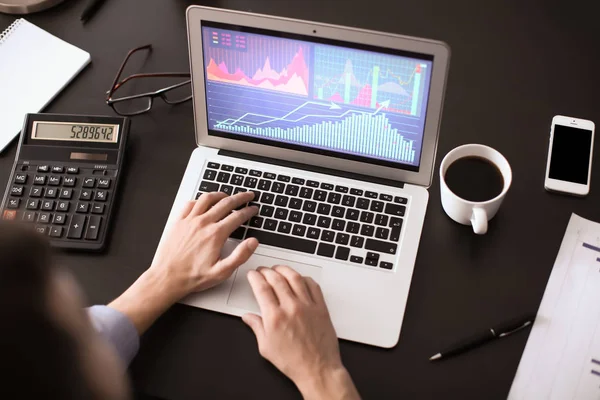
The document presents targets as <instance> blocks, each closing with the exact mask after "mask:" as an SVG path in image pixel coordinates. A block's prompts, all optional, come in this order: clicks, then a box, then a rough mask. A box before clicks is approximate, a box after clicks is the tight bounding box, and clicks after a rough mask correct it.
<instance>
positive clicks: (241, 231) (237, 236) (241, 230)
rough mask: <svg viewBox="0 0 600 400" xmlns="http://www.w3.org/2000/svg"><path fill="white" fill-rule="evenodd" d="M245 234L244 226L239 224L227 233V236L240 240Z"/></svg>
mask: <svg viewBox="0 0 600 400" xmlns="http://www.w3.org/2000/svg"><path fill="white" fill-rule="evenodd" d="M245 234H246V228H244V227H243V226H240V227H239V228H237V229H236V230H235V231H233V232H231V235H229V237H230V238H232V239H238V240H242V239H243V238H244V235H245Z"/></svg>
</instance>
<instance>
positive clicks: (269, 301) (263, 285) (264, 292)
mask: <svg viewBox="0 0 600 400" xmlns="http://www.w3.org/2000/svg"><path fill="white" fill-rule="evenodd" d="M248 282H249V283H250V287H251V288H252V292H253V293H254V297H256V302H257V303H258V307H260V312H261V313H263V314H265V313H267V312H269V311H270V310H272V309H273V308H275V307H277V306H279V300H278V299H277V296H275V292H274V291H273V288H272V287H271V285H269V283H268V282H267V280H266V279H265V277H264V276H263V275H262V274H261V273H260V272H257V271H255V270H251V271H248Z"/></svg>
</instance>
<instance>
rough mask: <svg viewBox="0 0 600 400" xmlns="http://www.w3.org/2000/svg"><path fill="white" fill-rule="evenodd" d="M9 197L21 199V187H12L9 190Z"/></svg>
mask: <svg viewBox="0 0 600 400" xmlns="http://www.w3.org/2000/svg"><path fill="white" fill-rule="evenodd" d="M10 195H11V196H17V197H21V196H23V186H13V187H11V188H10Z"/></svg>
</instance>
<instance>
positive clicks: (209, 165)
mask: <svg viewBox="0 0 600 400" xmlns="http://www.w3.org/2000/svg"><path fill="white" fill-rule="evenodd" d="M206 166H207V167H208V168H212V169H219V168H220V167H221V166H220V165H219V164H217V163H216V162H209V163H208V164H207V165H206Z"/></svg>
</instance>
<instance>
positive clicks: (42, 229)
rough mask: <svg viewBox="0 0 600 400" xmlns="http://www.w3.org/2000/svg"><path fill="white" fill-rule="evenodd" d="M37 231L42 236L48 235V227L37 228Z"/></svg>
mask: <svg viewBox="0 0 600 400" xmlns="http://www.w3.org/2000/svg"><path fill="white" fill-rule="evenodd" d="M35 231H36V232H37V233H39V234H41V235H47V234H48V227H47V226H36V227H35Z"/></svg>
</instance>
